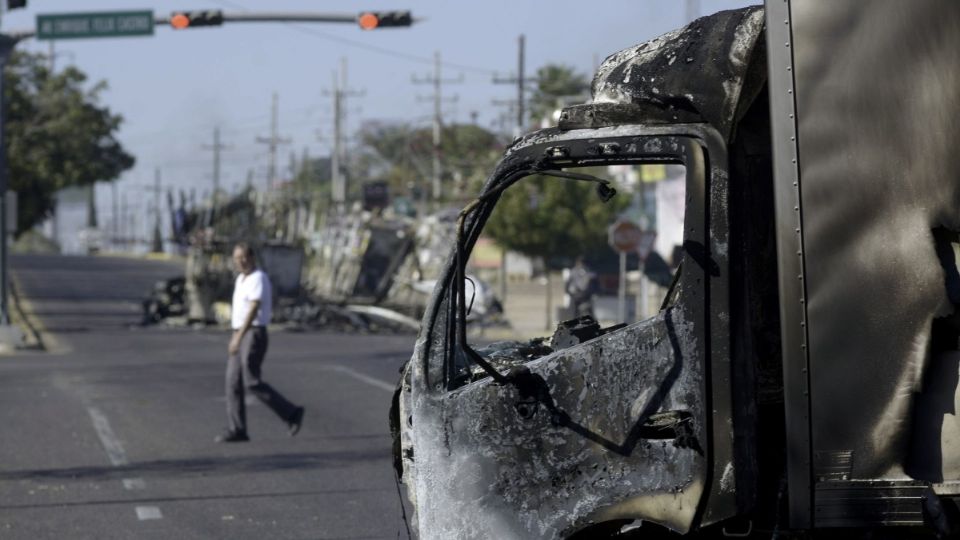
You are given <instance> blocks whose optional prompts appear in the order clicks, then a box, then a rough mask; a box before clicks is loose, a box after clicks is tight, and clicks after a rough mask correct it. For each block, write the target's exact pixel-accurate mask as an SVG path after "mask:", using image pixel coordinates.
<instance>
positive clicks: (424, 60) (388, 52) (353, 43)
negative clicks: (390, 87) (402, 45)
mask: <svg viewBox="0 0 960 540" xmlns="http://www.w3.org/2000/svg"><path fill="white" fill-rule="evenodd" d="M214 1H215V2H216V3H218V4H220V5H222V6H226V7H230V8H233V9H239V10H242V11H249V9H248V8H246V7H244V6H242V5H240V4H238V3H236V2H230V1H229V0H214ZM282 24H283V25H284V26H288V27H290V28H292V29H294V30H297V31H298V32H301V33H304V34H311V35H313V36H316V37H319V38H322V39H326V40H328V41H334V42H336V43H340V44H343V45H348V46H350V47H356V48H358V49H364V50H367V51H371V52H375V53H378V54H382V55H385V56H391V57H393V58H402V59H404V60H409V61H411V62H417V63H420V64H433V63H434V60H433V59H432V58H430V57H427V56H420V55H417V54H412V53H406V52H403V51H398V50H395V49H388V48H386V47H379V46H377V45H371V44H370V43H364V42H362V41H357V40H354V39H350V38H345V37H341V36H335V35H333V34H328V33H326V32H323V31H320V30H317V29H315V28H313V27H309V26H303V25H301V24H297V23H289V22H287V23H282ZM443 65H444V66H446V67H449V68H454V69H460V70H463V71H472V72H474V73H482V74H484V75H496V70H493V69H487V68H483V67H478V66H471V65H467V64H459V63H454V62H445V63H444V64H443Z"/></svg>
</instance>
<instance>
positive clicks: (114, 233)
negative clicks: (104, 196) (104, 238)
mask: <svg viewBox="0 0 960 540" xmlns="http://www.w3.org/2000/svg"><path fill="white" fill-rule="evenodd" d="M110 203H111V206H112V207H113V210H112V212H111V214H112V215H111V216H110V217H111V220H110V236H111V237H112V241H111V242H110V243H111V244H112V246H111V248H110V249H113V250H115V249H117V244H118V242H117V237H118V236H120V221H119V218H120V216H119V209H118V207H117V181H116V180H114V181H112V182H110Z"/></svg>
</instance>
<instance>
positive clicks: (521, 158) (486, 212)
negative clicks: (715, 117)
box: [443, 127, 696, 389]
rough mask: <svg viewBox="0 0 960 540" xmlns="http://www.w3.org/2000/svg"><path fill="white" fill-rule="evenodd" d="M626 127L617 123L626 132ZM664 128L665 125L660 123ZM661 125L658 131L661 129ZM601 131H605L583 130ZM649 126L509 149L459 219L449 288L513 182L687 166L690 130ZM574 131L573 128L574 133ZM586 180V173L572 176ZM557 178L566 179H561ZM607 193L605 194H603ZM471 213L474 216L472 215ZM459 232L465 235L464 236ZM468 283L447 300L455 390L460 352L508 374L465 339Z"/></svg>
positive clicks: (448, 361) (448, 377)
mask: <svg viewBox="0 0 960 540" xmlns="http://www.w3.org/2000/svg"><path fill="white" fill-rule="evenodd" d="M622 130H623V128H618V131H622ZM660 130H663V129H662V128H661V129H660ZM660 130H657V131H660ZM581 131H585V132H590V133H591V134H593V135H598V133H597V132H598V131H601V130H581ZM651 131H652V129H651V128H649V127H647V128H645V129H644V132H643V133H642V134H629V135H622V134H619V133H616V132H614V133H612V134H611V135H610V136H593V137H584V138H572V139H566V140H557V139H550V140H548V141H545V142H542V143H537V144H531V145H529V146H526V147H524V148H523V149H521V150H519V151H514V152H512V153H511V154H508V158H507V159H505V160H504V163H508V160H510V158H513V159H512V161H514V162H516V165H515V166H513V167H507V168H502V167H498V169H497V173H495V174H494V175H493V176H492V177H491V179H490V181H488V182H487V184H486V185H485V187H484V190H483V192H482V193H481V194H480V195H479V196H478V197H477V199H475V200H474V201H473V202H471V203H470V204H469V205H467V206H466V207H465V208H464V211H463V212H461V216H460V220H458V228H459V230H458V235H457V239H458V242H457V246H456V249H455V254H454V272H453V273H452V275H450V276H448V280H447V283H446V286H447V288H449V286H450V283H452V282H453V281H460V280H462V279H463V277H462V276H463V275H464V265H465V263H466V260H467V258H468V255H469V253H470V252H471V251H472V248H473V245H474V243H475V242H476V239H477V238H478V237H479V234H480V231H481V230H482V228H483V225H484V224H485V223H486V221H487V219H488V218H489V217H490V214H491V213H492V212H493V209H494V208H495V207H496V204H497V202H498V201H499V198H500V195H501V194H502V193H503V192H504V191H505V190H506V189H509V188H510V187H511V186H512V185H514V184H516V183H517V182H520V181H522V180H523V179H524V178H526V177H528V176H531V175H536V174H548V175H549V174H551V172H553V171H560V170H564V169H572V168H580V167H589V166H596V165H614V164H631V163H636V164H640V163H658V162H659V163H678V164H683V165H684V166H685V167H688V164H687V163H686V161H687V159H688V157H687V156H688V154H689V149H688V145H690V144H696V143H695V142H694V139H692V138H691V137H690V136H689V134H688V133H686V134H678V133H676V132H675V130H673V129H668V130H663V131H665V132H664V133H662V134H661V133H651ZM573 133H575V132H573ZM574 179H583V178H574ZM557 181H562V180H560V179H558V180H557ZM598 189H599V190H604V189H606V190H609V189H610V188H609V186H608V185H606V182H603V183H600V184H598ZM601 196H603V195H601ZM471 218H472V219H471ZM461 235H463V236H462V237H461ZM464 289H465V286H464V285H463V284H462V283H457V286H456V291H457V299H456V300H455V301H449V302H448V304H447V309H448V313H447V325H448V328H447V336H448V340H447V343H446V348H445V351H444V352H445V354H444V366H443V373H444V381H443V387H445V388H446V389H452V388H453V387H457V386H460V384H461V382H460V379H461V378H462V373H460V372H459V368H460V366H458V365H457V362H456V361H455V358H456V355H457V354H458V352H460V353H463V354H466V355H467V356H468V359H469V361H470V362H472V363H475V364H477V365H479V366H480V367H481V368H483V369H484V371H486V372H487V373H488V375H490V376H491V377H492V378H493V379H494V380H496V381H497V382H499V383H501V384H503V383H506V382H508V381H507V374H503V373H499V372H497V371H496V370H495V368H493V366H491V365H489V364H488V363H487V362H486V361H485V359H483V358H482V357H480V356H479V355H478V354H477V353H476V352H475V351H473V349H472V347H470V345H469V343H468V342H467V339H466V331H465V330H466V329H465V326H466V324H465V321H464V320H463V315H462V313H458V312H459V311H462V307H461V306H463V303H464V302H465V298H464V297H463V296H464Z"/></svg>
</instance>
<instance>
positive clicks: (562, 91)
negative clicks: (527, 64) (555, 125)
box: [530, 64, 590, 120]
mask: <svg viewBox="0 0 960 540" xmlns="http://www.w3.org/2000/svg"><path fill="white" fill-rule="evenodd" d="M589 90H590V81H589V80H588V79H587V76H586V75H584V74H582V73H577V72H576V70H574V68H572V67H569V66H563V65H558V64H547V65H546V66H543V67H542V68H540V69H538V70H537V89H536V90H534V92H533V95H532V96H531V97H530V116H531V117H532V118H533V119H535V120H539V119H541V118H546V117H549V116H550V115H552V114H553V111H554V110H556V109H557V108H558V107H562V106H564V105H568V104H570V103H580V102H583V101H584V100H585V99H586V98H587V97H588V95H589Z"/></svg>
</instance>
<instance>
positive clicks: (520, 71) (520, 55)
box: [493, 34, 537, 137]
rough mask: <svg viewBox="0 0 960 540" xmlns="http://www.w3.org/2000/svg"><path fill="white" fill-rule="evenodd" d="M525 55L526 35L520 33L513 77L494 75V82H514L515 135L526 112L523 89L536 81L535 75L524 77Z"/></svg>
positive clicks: (519, 132) (522, 124) (522, 130)
mask: <svg viewBox="0 0 960 540" xmlns="http://www.w3.org/2000/svg"><path fill="white" fill-rule="evenodd" d="M525 57H526V37H524V35H523V34H520V37H519V38H517V75H516V76H515V77H494V78H493V83H494V84H515V85H517V127H516V132H515V133H514V134H513V135H514V136H515V137H519V136H520V135H521V134H523V132H524V130H525V129H524V124H525V123H526V119H525V118H524V115H525V114H526V107H525V103H526V96H525V95H524V94H525V89H526V85H527V84H528V83H535V82H537V78H536V77H524V66H525V63H526V62H525Z"/></svg>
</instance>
